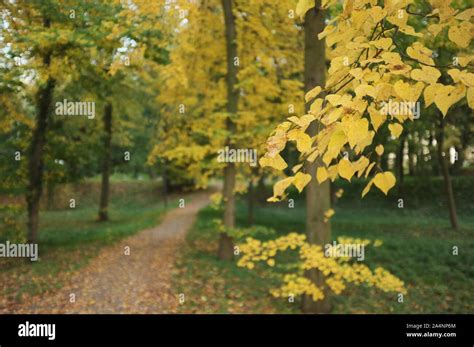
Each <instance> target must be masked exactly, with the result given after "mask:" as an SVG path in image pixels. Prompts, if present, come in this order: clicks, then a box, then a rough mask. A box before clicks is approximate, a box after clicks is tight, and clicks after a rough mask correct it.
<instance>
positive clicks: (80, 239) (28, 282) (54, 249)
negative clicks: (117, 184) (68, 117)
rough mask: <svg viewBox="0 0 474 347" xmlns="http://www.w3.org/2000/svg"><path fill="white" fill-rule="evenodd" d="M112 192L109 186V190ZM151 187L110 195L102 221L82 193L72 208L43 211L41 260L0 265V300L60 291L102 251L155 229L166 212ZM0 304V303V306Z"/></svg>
mask: <svg viewBox="0 0 474 347" xmlns="http://www.w3.org/2000/svg"><path fill="white" fill-rule="evenodd" d="M113 187H114V183H112V190H114V188H113ZM122 188H123V187H122ZM155 188H156V187H154V186H153V183H148V184H146V185H140V186H139V188H137V187H134V186H133V185H132V187H131V188H130V189H127V188H123V189H122V190H120V191H118V192H115V193H113V194H112V197H111V204H110V207H109V218H110V220H109V221H107V222H101V223H99V222H97V221H96V219H97V211H98V207H97V205H96V204H94V203H92V201H93V200H94V199H93V196H91V195H95V193H96V192H94V191H90V192H89V193H88V194H87V193H84V194H82V196H83V197H84V199H81V200H78V203H77V207H76V208H75V209H61V210H52V211H42V212H41V213H40V221H41V222H40V233H39V255H40V261H38V262H30V261H29V260H25V261H22V262H18V261H12V259H10V260H9V261H8V262H6V261H5V260H0V261H2V262H3V270H2V285H1V286H0V297H2V296H5V297H8V298H9V300H14V301H18V300H21V299H22V298H23V297H24V296H27V295H36V294H41V293H43V292H46V291H48V290H51V289H55V288H59V287H61V286H62V284H63V282H64V281H65V280H66V278H67V277H68V276H71V275H73V273H74V272H75V271H77V270H78V269H80V268H81V267H83V266H85V265H86V264H87V263H88V262H89V260H90V259H91V258H93V257H94V256H95V255H96V254H97V253H98V251H99V250H100V249H101V248H102V247H104V246H106V245H108V244H111V243H113V242H115V241H117V240H120V239H122V238H124V237H127V236H130V235H133V234H134V233H136V232H138V231H140V230H143V229H146V228H148V227H151V226H154V225H157V224H159V222H160V219H161V217H162V215H163V213H164V212H165V210H166V209H165V207H164V205H163V203H162V202H161V200H160V199H159V195H157V194H156V193H155V194H153V192H156V189H155ZM86 190H87V189H86ZM150 192H152V193H150ZM173 206H174V205H170V207H173ZM1 264H2V263H0V265H1ZM0 269H1V266H0ZM1 303H2V302H1V300H0V307H1Z"/></svg>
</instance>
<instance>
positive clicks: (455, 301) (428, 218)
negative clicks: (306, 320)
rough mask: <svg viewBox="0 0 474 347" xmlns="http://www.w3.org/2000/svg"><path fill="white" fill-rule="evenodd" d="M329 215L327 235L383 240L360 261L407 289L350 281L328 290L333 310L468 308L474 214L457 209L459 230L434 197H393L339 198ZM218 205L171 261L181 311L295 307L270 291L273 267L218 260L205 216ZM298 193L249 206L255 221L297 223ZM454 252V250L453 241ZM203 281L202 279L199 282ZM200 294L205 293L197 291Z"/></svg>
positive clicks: (284, 228) (300, 220)
mask: <svg viewBox="0 0 474 347" xmlns="http://www.w3.org/2000/svg"><path fill="white" fill-rule="evenodd" d="M246 209H247V207H246V204H245V201H243V200H240V201H239V203H238V206H237V224H238V226H240V227H246V226H247V223H246V213H247V212H246ZM335 210H336V214H335V216H334V217H333V219H332V233H333V237H337V236H340V235H346V236H353V237H361V238H368V239H380V240H382V241H383V245H382V247H378V248H368V249H366V254H365V256H366V257H365V261H366V263H367V264H368V265H369V266H370V267H372V268H374V267H376V266H382V267H385V268H386V269H388V270H390V271H391V272H392V273H394V274H395V275H396V276H398V277H399V278H401V279H402V280H403V281H404V282H405V284H406V286H407V289H408V294H407V295H406V296H405V298H404V303H399V302H398V301H397V296H396V294H395V293H382V292H380V291H377V290H374V289H368V288H365V287H354V286H352V287H349V288H348V289H347V290H346V291H345V292H343V295H340V296H333V297H332V299H331V300H332V304H333V309H332V312H333V313H472V312H473V311H474V292H473V291H472V288H474V268H473V266H472V264H474V218H473V216H472V214H469V213H466V212H464V213H461V214H460V215H459V219H460V223H461V230H460V231H458V232H454V231H452V230H451V229H450V228H449V219H448V216H447V214H446V213H445V211H443V210H440V209H439V208H437V206H436V205H435V204H434V203H433V204H432V205H427V204H424V205H423V206H417V207H411V208H404V209H400V208H398V207H397V205H396V203H395V204H394V203H391V202H389V201H385V202H384V203H380V202H377V201H375V202H374V201H370V200H368V201H367V202H366V203H364V201H362V202H360V201H359V200H353V199H349V200H347V201H345V200H344V199H342V200H341V201H339V202H338V203H337V204H336V207H335ZM220 217H221V213H220V212H219V211H216V210H213V209H212V208H206V209H204V210H202V211H201V212H200V213H199V216H198V220H197V222H196V224H195V226H194V228H193V230H192V231H191V232H190V233H189V234H188V238H187V247H186V248H184V249H183V251H182V253H181V257H180V261H179V263H178V269H179V270H178V276H177V277H176V280H175V287H176V288H177V290H179V291H180V292H184V293H189V294H190V295H188V301H187V302H186V304H185V305H182V307H181V308H182V311H183V312H243V313H252V312H253V313H264V312H280V313H289V312H292V313H297V312H299V302H298V301H296V302H295V303H288V302H287V300H286V299H284V300H282V299H275V298H273V297H271V296H270V294H269V290H270V289H271V288H272V287H275V286H278V283H279V280H278V278H277V276H276V275H277V272H276V271H278V270H271V271H270V268H268V267H266V266H263V265H262V266H258V267H257V268H256V269H255V270H247V269H242V268H238V267H237V266H236V265H235V263H234V262H222V261H219V260H217V258H216V256H215V254H216V247H217V238H218V235H217V233H216V231H215V230H214V229H215V228H214V227H213V224H212V220H213V219H215V218H220ZM304 220H305V212H304V201H303V200H302V199H301V197H300V198H297V199H296V204H295V208H294V209H290V208H288V207H286V205H282V204H280V205H279V206H278V205H274V204H264V205H263V206H259V207H257V210H256V211H255V224H256V225H262V226H266V227H271V228H274V229H275V230H276V232H277V234H279V235H284V234H286V233H288V232H290V231H297V232H301V231H303V230H304ZM454 246H457V247H458V248H459V255H457V256H456V255H453V247H454ZM203 284H204V285H203ZM203 298H205V299H203Z"/></svg>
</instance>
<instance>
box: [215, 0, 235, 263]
mask: <svg viewBox="0 0 474 347" xmlns="http://www.w3.org/2000/svg"><path fill="white" fill-rule="evenodd" d="M232 5H233V1H232V0H222V8H223V13H224V22H225V39H226V51H227V78H226V82H227V112H228V115H227V119H226V128H227V131H228V132H229V133H230V136H232V134H233V133H234V132H235V124H234V122H233V120H232V116H233V115H235V114H236V113H237V110H238V103H239V89H238V88H237V86H236V85H237V73H238V63H236V59H238V55H237V33H236V26H235V18H234V13H233V12H232ZM226 146H228V147H229V149H235V144H234V143H233V141H232V139H231V138H230V137H229V138H228V139H227V140H226ZM236 176H237V172H236V168H235V163H227V164H226V166H225V168H224V189H223V198H224V226H225V227H226V228H229V229H231V228H234V227H235V195H234V189H235V179H236ZM218 256H219V258H220V259H222V260H230V259H232V257H233V256H234V243H233V241H232V237H231V236H229V235H228V234H227V233H221V235H220V240H219V251H218Z"/></svg>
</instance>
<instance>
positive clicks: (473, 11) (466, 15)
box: [456, 8, 474, 20]
mask: <svg viewBox="0 0 474 347" xmlns="http://www.w3.org/2000/svg"><path fill="white" fill-rule="evenodd" d="M473 16H474V8H469V9H467V10H465V11H462V12H461V13H459V14H457V15H456V19H459V20H471V17H473Z"/></svg>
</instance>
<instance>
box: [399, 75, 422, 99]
mask: <svg viewBox="0 0 474 347" xmlns="http://www.w3.org/2000/svg"><path fill="white" fill-rule="evenodd" d="M424 87H425V85H424V83H423V82H416V84H414V85H410V84H409V83H407V82H403V81H402V80H398V81H397V82H395V84H394V85H393V89H394V90H395V93H397V95H398V96H399V97H400V98H402V99H403V100H407V101H412V102H414V101H417V100H418V98H419V97H420V95H421V92H422V91H423V88H424Z"/></svg>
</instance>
